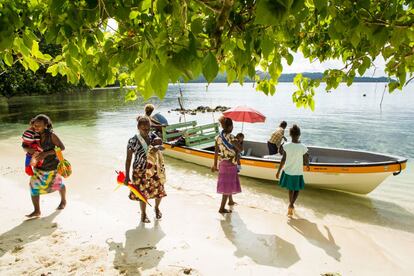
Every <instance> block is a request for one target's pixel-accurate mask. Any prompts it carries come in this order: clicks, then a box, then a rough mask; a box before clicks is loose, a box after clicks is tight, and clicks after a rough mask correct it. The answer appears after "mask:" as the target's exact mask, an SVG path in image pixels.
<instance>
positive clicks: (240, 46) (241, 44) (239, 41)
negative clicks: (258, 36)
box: [236, 39, 246, 51]
mask: <svg viewBox="0 0 414 276" xmlns="http://www.w3.org/2000/svg"><path fill="white" fill-rule="evenodd" d="M236 43H237V47H239V49H241V50H243V51H246V48H245V47H244V43H243V40H241V39H237V42H236Z"/></svg>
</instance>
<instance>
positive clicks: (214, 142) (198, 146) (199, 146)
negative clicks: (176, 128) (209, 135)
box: [191, 141, 216, 149]
mask: <svg viewBox="0 0 414 276" xmlns="http://www.w3.org/2000/svg"><path fill="white" fill-rule="evenodd" d="M215 144H216V141H212V142H208V143H203V144H199V145H192V146H191V147H192V148H195V149H207V148H210V147H214V146H215Z"/></svg>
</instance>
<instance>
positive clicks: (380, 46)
mask: <svg viewBox="0 0 414 276" xmlns="http://www.w3.org/2000/svg"><path fill="white" fill-rule="evenodd" d="M413 6H414V3H413V1H412V0H243V1H234V0H192V1H190V0H81V1H69V0H48V1H41V0H10V1H6V0H0V60H1V61H2V62H0V67H1V68H2V70H7V67H8V66H12V65H13V64H14V63H17V62H18V63H20V64H21V65H22V66H23V67H24V68H25V69H30V70H31V71H33V72H36V71H37V70H38V69H39V68H40V66H41V65H43V66H45V67H47V72H49V73H51V74H52V76H56V75H57V74H60V75H62V76H66V78H67V80H68V81H69V82H71V83H74V84H76V83H78V82H79V80H80V79H81V77H82V78H83V79H84V80H85V83H86V84H87V85H88V86H90V87H95V86H107V85H110V84H113V83H115V82H116V81H117V80H118V81H119V82H120V84H121V85H133V84H135V85H137V86H138V87H137V89H136V90H135V91H131V92H130V93H128V95H127V99H130V100H134V99H136V98H137V94H136V93H141V94H142V95H143V96H144V97H145V98H148V97H150V96H152V95H154V94H155V95H157V96H158V97H160V98H163V97H164V96H165V92H166V90H167V85H168V82H176V81H177V80H179V79H180V78H182V79H184V80H186V81H187V80H191V79H195V78H197V77H198V76H199V75H200V74H203V76H204V77H205V78H206V79H207V81H208V82H211V81H213V80H214V78H215V77H216V76H217V74H218V73H219V72H227V82H228V83H232V82H233V81H234V80H238V81H239V82H240V83H243V82H244V80H245V76H248V77H250V78H251V79H254V80H256V81H257V86H256V87H257V89H258V90H261V91H263V92H264V93H266V94H270V95H273V94H274V93H275V92H276V84H277V82H278V80H279V77H280V76H281V73H282V71H283V67H282V60H286V62H287V63H288V64H291V63H292V62H293V55H292V53H293V52H298V51H300V52H302V53H303V55H304V56H305V57H306V58H309V59H310V60H312V61H313V60H319V61H321V62H322V61H326V60H329V59H338V60H340V61H342V62H343V63H344V64H345V66H344V68H343V69H342V70H338V69H331V70H326V71H325V72H324V74H323V77H322V78H321V79H310V78H307V77H304V76H302V75H301V74H298V75H297V76H296V77H295V79H294V83H295V84H296V85H297V87H298V91H297V92H296V93H295V94H294V95H293V101H294V102H296V104H297V106H298V107H302V106H304V107H310V108H312V109H313V106H314V102H313V95H314V88H315V87H317V86H318V85H319V84H320V82H321V81H324V82H326V83H327V87H326V89H327V90H330V89H332V88H336V87H337V86H338V85H339V83H340V82H341V81H345V82H346V83H347V84H348V85H351V84H352V82H353V81H354V78H355V77H356V76H357V74H358V75H361V76H362V75H363V74H364V73H365V71H366V70H367V69H368V68H369V67H371V65H372V62H373V60H374V59H375V58H376V57H377V56H382V57H383V58H384V59H385V60H386V73H387V74H388V76H389V77H390V78H393V79H396V81H395V82H392V83H390V84H389V89H390V91H393V90H394V89H396V88H398V89H401V88H402V87H403V86H404V85H405V84H406V83H407V82H409V81H410V80H411V79H408V80H407V76H408V77H411V76H412V74H413V72H414V9H413ZM109 19H113V20H115V21H116V22H117V23H118V27H117V28H114V27H111V26H110V25H108V22H109ZM35 34H40V35H42V36H44V37H45V39H46V42H47V43H48V44H58V45H61V47H62V50H61V52H60V53H59V54H57V55H50V54H46V53H44V52H42V51H41V50H39V36H38V35H35ZM258 66H259V67H260V68H261V69H262V70H263V71H265V72H267V73H268V77H267V78H266V79H264V80H260V76H258V75H257V74H256V68H257V67H258Z"/></svg>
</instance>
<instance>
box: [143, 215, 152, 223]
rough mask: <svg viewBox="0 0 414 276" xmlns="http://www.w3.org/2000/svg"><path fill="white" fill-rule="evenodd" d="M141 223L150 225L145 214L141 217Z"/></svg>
mask: <svg viewBox="0 0 414 276" xmlns="http://www.w3.org/2000/svg"><path fill="white" fill-rule="evenodd" d="M141 222H143V223H150V222H151V221H150V220H149V218H148V217H147V215H146V214H144V215H142V216H141Z"/></svg>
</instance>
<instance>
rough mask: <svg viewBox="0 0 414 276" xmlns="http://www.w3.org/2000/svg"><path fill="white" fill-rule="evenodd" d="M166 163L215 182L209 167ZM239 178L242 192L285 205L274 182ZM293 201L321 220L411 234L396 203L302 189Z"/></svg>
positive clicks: (412, 218) (409, 221) (410, 217)
mask: <svg viewBox="0 0 414 276" xmlns="http://www.w3.org/2000/svg"><path fill="white" fill-rule="evenodd" d="M166 162H167V163H168V165H169V166H171V167H172V168H173V169H174V170H180V171H183V175H185V174H188V173H192V174H194V173H196V174H198V175H199V176H200V177H203V178H205V177H207V178H211V182H212V184H215V182H216V181H217V176H215V175H213V174H212V173H211V172H210V170H209V168H206V167H203V166H200V165H196V164H193V163H189V162H185V161H181V160H178V159H175V158H170V157H167V159H166ZM275 172H276V170H275ZM240 181H241V183H242V186H243V188H245V190H244V192H249V193H251V194H252V195H253V196H258V197H261V198H262V195H265V196H272V197H275V198H277V199H281V200H283V201H284V202H286V208H287V204H288V195H287V191H286V190H285V189H282V188H280V187H278V186H277V182H276V181H269V180H261V179H255V178H250V177H244V176H241V177H240ZM177 185H178V186H179V184H177ZM203 192H204V191H203ZM297 204H298V206H304V207H305V208H307V209H310V210H313V211H314V212H315V215H316V216H317V217H319V218H321V219H323V218H324V217H325V216H326V215H337V216H342V217H344V218H348V219H351V220H354V221H359V222H362V223H367V224H372V225H378V226H383V227H387V228H391V229H396V230H402V231H407V232H410V233H414V214H413V213H411V212H410V211H408V210H406V209H405V208H403V207H402V206H400V205H398V204H396V203H392V202H388V201H384V200H379V199H374V198H371V197H369V196H359V195H354V194H348V193H342V192H337V191H329V190H319V189H312V188H305V190H304V191H302V192H301V193H300V195H299V198H298V201H297Z"/></svg>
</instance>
